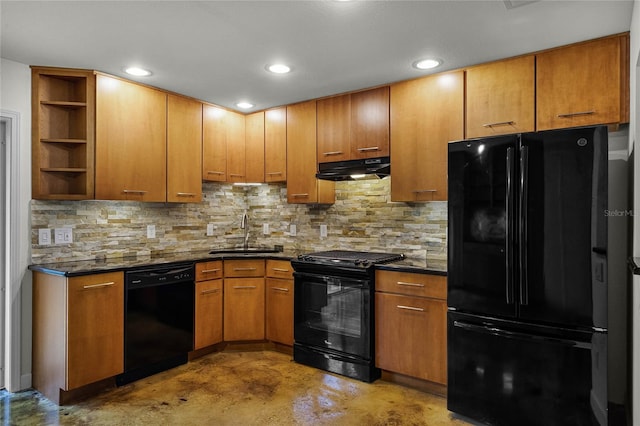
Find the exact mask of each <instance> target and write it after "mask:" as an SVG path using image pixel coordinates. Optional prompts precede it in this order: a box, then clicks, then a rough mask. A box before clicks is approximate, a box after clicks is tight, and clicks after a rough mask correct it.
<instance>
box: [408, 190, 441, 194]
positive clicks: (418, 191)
mask: <svg viewBox="0 0 640 426" xmlns="http://www.w3.org/2000/svg"><path fill="white" fill-rule="evenodd" d="M423 192H438V190H437V189H416V190H415V191H413V193H414V194H421V193H423Z"/></svg>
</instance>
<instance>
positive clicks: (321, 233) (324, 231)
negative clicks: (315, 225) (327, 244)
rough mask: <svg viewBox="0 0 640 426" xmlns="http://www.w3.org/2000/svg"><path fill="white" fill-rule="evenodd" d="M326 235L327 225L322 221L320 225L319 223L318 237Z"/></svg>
mask: <svg viewBox="0 0 640 426" xmlns="http://www.w3.org/2000/svg"><path fill="white" fill-rule="evenodd" d="M326 237H327V225H325V224H324V223H323V224H322V225H320V238H326Z"/></svg>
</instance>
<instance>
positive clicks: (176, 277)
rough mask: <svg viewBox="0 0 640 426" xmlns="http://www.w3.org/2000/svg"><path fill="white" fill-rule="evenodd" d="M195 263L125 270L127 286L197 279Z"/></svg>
mask: <svg viewBox="0 0 640 426" xmlns="http://www.w3.org/2000/svg"><path fill="white" fill-rule="evenodd" d="M195 276H196V271H195V266H194V264H193V263H188V264H178V265H158V266H154V267H146V268H143V269H133V270H130V271H127V272H125V277H124V279H125V285H126V286H151V285H162V284H174V283H180V282H193V281H195Z"/></svg>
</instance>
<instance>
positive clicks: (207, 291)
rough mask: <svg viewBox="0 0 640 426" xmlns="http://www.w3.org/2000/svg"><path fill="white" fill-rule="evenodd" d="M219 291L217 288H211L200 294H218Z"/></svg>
mask: <svg viewBox="0 0 640 426" xmlns="http://www.w3.org/2000/svg"><path fill="white" fill-rule="evenodd" d="M219 291H220V289H219V288H212V289H211V290H204V291H201V292H200V294H212V293H218V292H219Z"/></svg>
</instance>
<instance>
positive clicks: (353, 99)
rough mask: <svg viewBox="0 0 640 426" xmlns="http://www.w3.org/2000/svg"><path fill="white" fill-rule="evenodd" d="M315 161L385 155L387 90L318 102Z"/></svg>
mask: <svg viewBox="0 0 640 426" xmlns="http://www.w3.org/2000/svg"><path fill="white" fill-rule="evenodd" d="M317 107H318V162H319V163H324V162H331V161H345V160H354V159H360V158H372V157H383V156H388V155H389V87H388V86H385V87H379V88H377V89H371V90H365V91H362V92H357V93H351V94H347V95H340V96H334V97H331V98H326V99H321V100H319V101H318V105H317Z"/></svg>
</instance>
